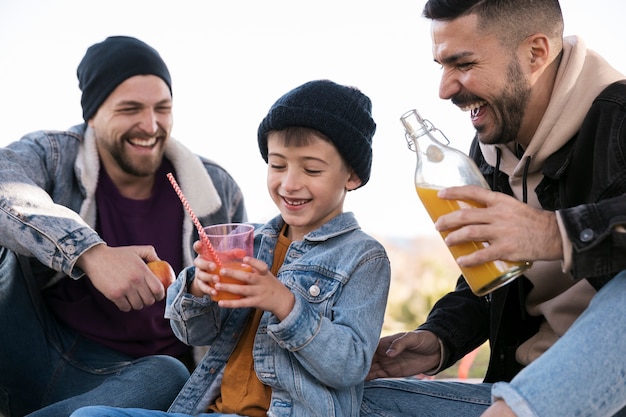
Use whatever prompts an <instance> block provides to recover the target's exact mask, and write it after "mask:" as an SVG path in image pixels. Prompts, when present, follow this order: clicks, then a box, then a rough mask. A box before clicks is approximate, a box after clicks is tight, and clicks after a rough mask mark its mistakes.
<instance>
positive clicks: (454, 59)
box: [434, 51, 474, 65]
mask: <svg viewBox="0 0 626 417" xmlns="http://www.w3.org/2000/svg"><path fill="white" fill-rule="evenodd" d="M471 55H474V53H473V52H469V51H467V52H459V53H458V54H453V55H450V56H448V57H446V58H445V59H443V60H442V62H439V61H438V60H437V59H434V61H435V62H436V63H437V64H441V65H444V64H453V63H455V62H457V61H458V60H460V59H461V58H465V57H467V56H471Z"/></svg>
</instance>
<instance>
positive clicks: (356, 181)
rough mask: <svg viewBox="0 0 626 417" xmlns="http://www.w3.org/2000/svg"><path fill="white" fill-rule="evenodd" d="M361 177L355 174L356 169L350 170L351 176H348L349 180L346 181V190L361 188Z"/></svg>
mask: <svg viewBox="0 0 626 417" xmlns="http://www.w3.org/2000/svg"><path fill="white" fill-rule="evenodd" d="M361 182H362V181H361V178H359V176H358V175H356V174H355V172H354V170H352V169H351V170H350V177H349V178H348V181H346V190H347V191H352V190H354V189H357V188H359V186H360V185H361Z"/></svg>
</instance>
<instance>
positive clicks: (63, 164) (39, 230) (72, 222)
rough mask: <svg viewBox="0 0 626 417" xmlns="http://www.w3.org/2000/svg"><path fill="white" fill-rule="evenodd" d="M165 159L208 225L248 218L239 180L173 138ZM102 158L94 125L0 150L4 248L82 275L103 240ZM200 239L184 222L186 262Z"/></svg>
mask: <svg viewBox="0 0 626 417" xmlns="http://www.w3.org/2000/svg"><path fill="white" fill-rule="evenodd" d="M165 156H166V157H167V158H168V159H169V160H170V162H172V164H173V166H174V168H175V170H176V177H177V181H178V183H179V184H180V186H181V188H182V189H183V190H184V191H185V196H186V197H187V199H188V200H189V203H190V205H191V206H192V207H193V208H194V211H195V212H196V214H197V215H198V217H199V218H200V221H201V222H202V223H203V224H211V223H226V222H242V221H245V220H246V212H245V208H244V202H243V196H242V194H241V191H240V189H239V187H238V186H237V184H236V183H235V181H234V180H233V178H231V176H230V175H229V174H228V173H227V172H226V171H224V170H223V169H222V168H221V167H220V166H218V165H216V164H215V163H213V162H211V161H209V160H206V159H203V158H201V157H198V156H197V155H195V154H193V153H192V152H191V151H190V150H188V149H187V148H186V147H184V146H183V145H182V144H181V143H180V142H177V141H176V140H175V139H173V138H170V139H169V141H168V143H167V145H166V148H165ZM99 170H100V162H99V158H98V152H97V149H96V145H95V138H94V134H93V130H92V129H91V128H88V127H87V125H86V124H81V125H77V126H74V127H72V128H71V129H69V130H68V131H39V132H34V133H30V134H28V135H26V136H24V137H23V138H22V139H21V140H19V141H16V142H13V143H11V144H9V145H7V146H6V147H4V148H0V230H1V231H2V232H1V233H0V246H4V247H6V248H9V249H11V250H13V251H15V252H17V253H19V254H21V255H25V256H29V257H34V258H37V259H38V260H39V262H41V263H42V264H43V265H45V266H47V267H48V268H52V269H53V270H55V271H60V272H62V274H57V275H56V276H55V277H52V275H51V274H46V278H45V279H46V280H50V281H49V282H42V285H43V284H50V283H51V282H53V281H54V280H56V279H60V277H61V276H63V275H68V276H70V277H72V278H79V277H81V276H82V275H83V274H84V273H83V272H82V271H81V270H80V269H79V268H78V267H76V266H75V264H76V260H77V259H78V257H80V255H82V254H83V253H84V252H85V251H86V250H88V249H89V248H91V247H93V246H94V245H97V244H100V243H103V241H102V239H101V238H100V236H98V234H97V233H96V232H95V230H94V227H95V223H96V201H95V191H96V186H97V183H98V173H99ZM197 239H198V235H197V232H196V230H195V228H194V226H193V224H192V222H191V220H189V221H188V222H185V224H184V225H183V242H181V244H182V245H183V264H185V265H191V263H192V261H193V248H192V244H193V242H194V241H195V240H197Z"/></svg>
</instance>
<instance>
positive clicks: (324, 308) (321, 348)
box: [165, 213, 390, 417]
mask: <svg viewBox="0 0 626 417" xmlns="http://www.w3.org/2000/svg"><path fill="white" fill-rule="evenodd" d="M282 225H283V221H282V218H281V217H280V216H278V217H276V218H274V219H273V220H271V221H270V222H269V223H268V224H266V225H264V226H261V227H257V229H256V231H255V253H256V257H257V258H258V259H260V260H262V261H264V262H266V263H267V264H268V265H269V266H270V267H271V265H272V261H273V256H274V248H275V246H276V242H277V239H278V236H279V233H280V230H281V227H282ZM194 272H195V271H194V268H193V267H190V268H187V269H186V270H184V271H182V272H181V273H180V275H179V276H178V278H177V280H176V282H175V283H174V284H172V286H170V288H169V290H168V295H167V308H166V312H165V315H166V317H167V318H170V319H171V323H172V328H173V329H174V333H175V334H176V335H177V336H178V337H179V338H180V339H181V340H182V341H184V342H185V343H187V344H190V345H210V347H209V350H208V351H207V353H206V355H205V357H204V358H203V359H202V362H201V363H200V364H199V365H198V367H197V368H196V370H195V372H194V373H193V374H192V376H191V378H190V379H189V381H188V382H187V384H186V385H185V386H184V387H183V389H182V390H181V392H180V394H179V395H178V398H177V399H176V400H175V401H174V403H173V404H172V407H171V408H170V410H169V411H170V412H179V413H188V414H197V413H199V412H203V411H206V408H207V406H208V405H210V404H211V403H212V402H213V400H214V399H215V397H216V396H217V395H219V392H220V382H221V376H222V373H223V370H224V366H225V364H226V361H227V360H228V358H229V356H230V354H231V353H232V351H233V349H234V347H235V345H236V344H237V341H238V340H239V338H240V336H241V330H242V329H243V328H244V326H245V324H246V320H247V319H248V317H249V314H250V313H251V312H252V309H224V308H219V307H218V306H217V303H214V302H212V301H211V299H210V297H208V296H204V297H203V298H197V297H194V296H192V295H191V294H189V293H188V291H187V288H188V285H189V284H190V282H191V281H192V280H193V278H194ZM278 279H280V281H281V282H282V283H284V284H285V285H286V286H287V287H288V288H289V289H290V290H291V291H292V292H293V294H294V295H295V299H296V301H295V305H294V307H293V310H292V311H291V313H290V314H289V315H288V316H287V317H286V318H285V320H283V321H279V320H278V319H277V318H276V317H274V316H273V315H272V314H271V313H269V312H264V314H263V316H262V318H261V323H260V325H259V327H258V329H257V332H256V337H255V341H254V348H253V356H254V367H255V370H256V373H257V375H258V377H259V379H260V380H261V381H262V382H263V383H264V384H266V385H268V386H270V387H271V388H272V398H271V403H270V409H269V411H268V416H298V417H306V416H319V417H329V416H335V417H354V416H358V414H359V407H360V403H361V399H362V389H363V381H364V379H365V375H366V374H367V371H368V369H369V367H370V362H371V359H372V356H373V353H374V350H375V349H376V346H377V344H378V338H379V336H380V331H381V328H382V323H383V316H384V311H385V305H386V302H387V294H388V289H389V283H390V266H389V259H388V258H387V254H386V253H385V250H384V248H383V247H382V246H381V245H380V243H378V242H377V241H376V240H374V239H373V238H371V237H369V236H368V235H366V234H365V233H364V232H362V231H361V230H360V228H359V225H358V223H357V221H356V219H355V218H354V216H353V215H352V213H343V214H341V215H339V216H337V217H335V218H334V219H332V220H331V221H330V222H328V223H326V224H325V225H324V226H322V227H320V228H319V229H317V230H315V231H313V232H311V233H309V234H307V235H306V236H305V237H304V239H303V240H302V241H296V242H292V243H291V245H290V246H289V249H288V251H287V254H286V256H285V260H284V263H283V265H282V267H281V268H280V271H279V273H278Z"/></svg>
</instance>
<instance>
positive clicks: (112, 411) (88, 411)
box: [70, 406, 242, 417]
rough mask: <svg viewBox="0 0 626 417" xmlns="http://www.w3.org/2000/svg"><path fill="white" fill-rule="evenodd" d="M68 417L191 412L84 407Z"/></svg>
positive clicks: (163, 416)
mask: <svg viewBox="0 0 626 417" xmlns="http://www.w3.org/2000/svg"><path fill="white" fill-rule="evenodd" d="M70 417H191V414H181V413H166V412H163V411H155V410H144V409H139V408H113V407H102V406H94V407H84V408H81V409H80V410H78V411H76V412H74V413H73V414H72V415H71V416H70ZM193 417H242V416H239V415H238V414H219V413H210V414H205V413H202V414H194V416H193Z"/></svg>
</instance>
